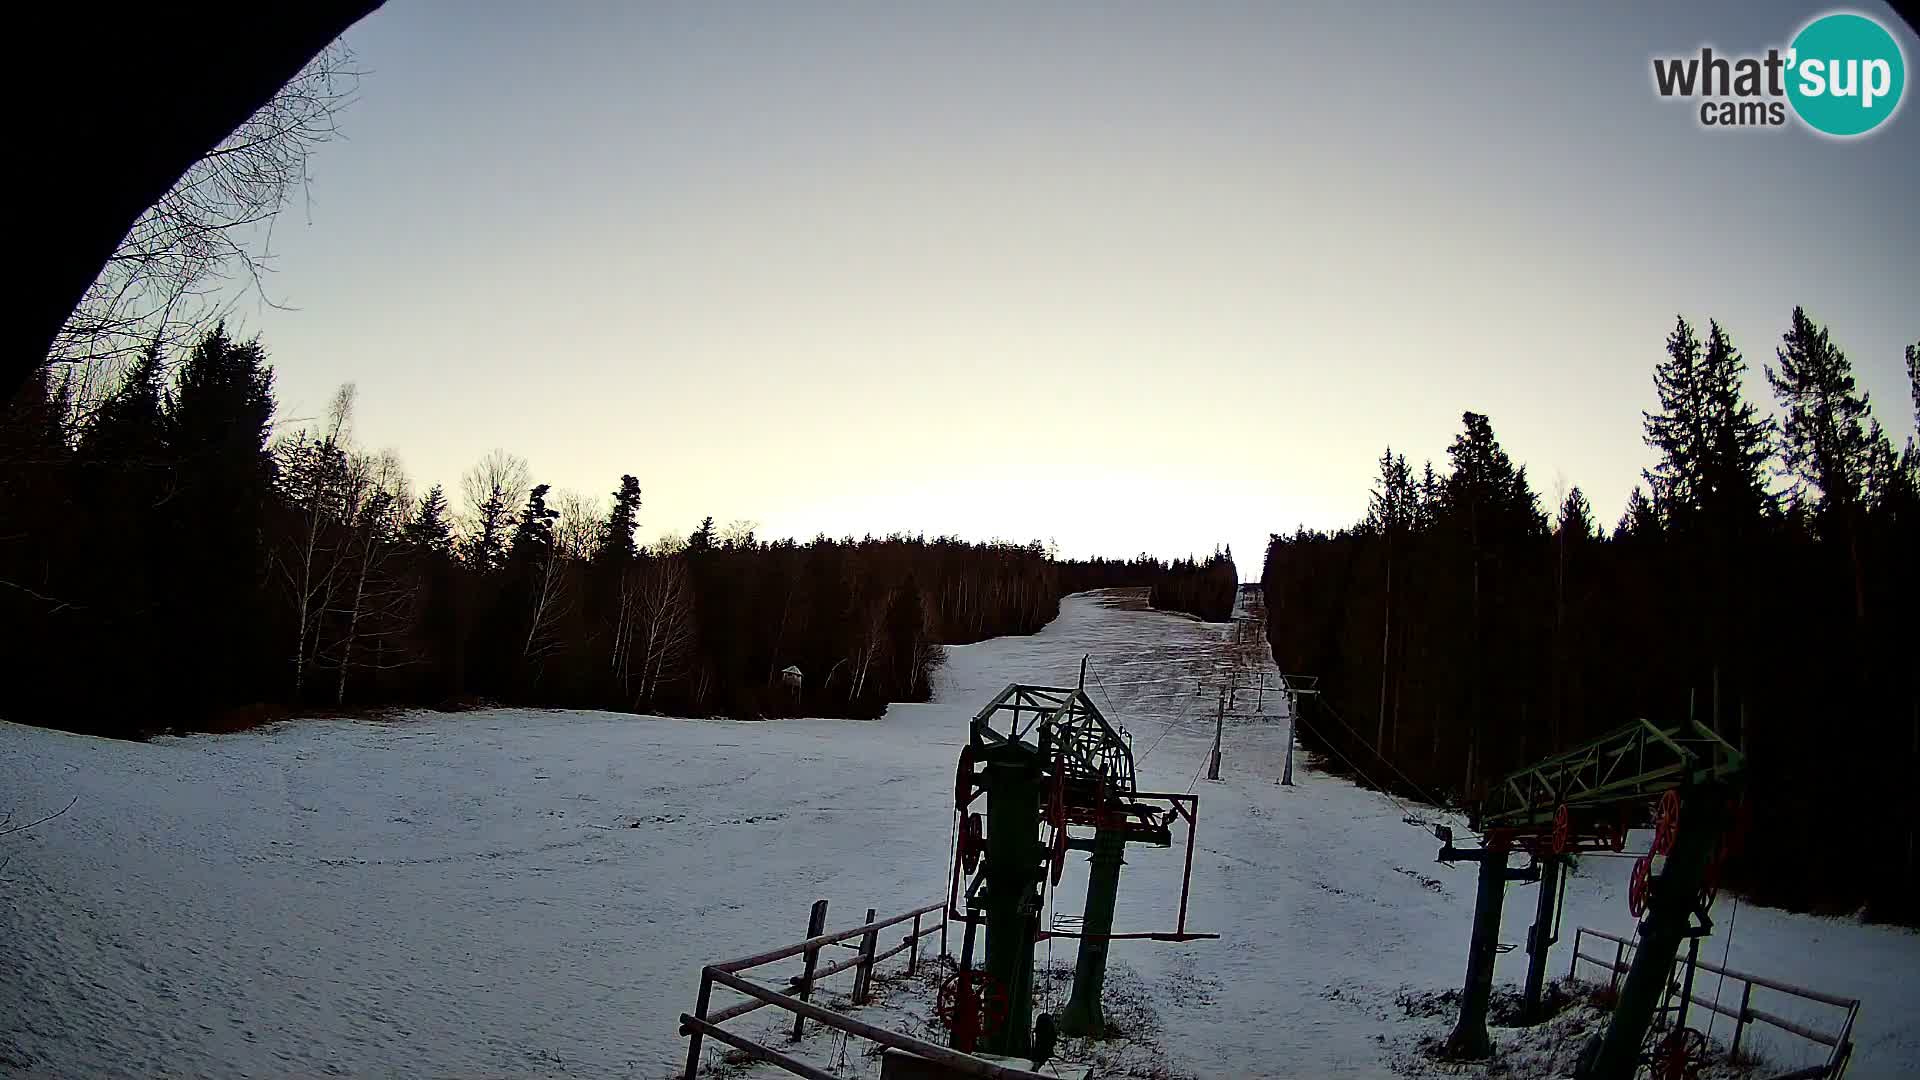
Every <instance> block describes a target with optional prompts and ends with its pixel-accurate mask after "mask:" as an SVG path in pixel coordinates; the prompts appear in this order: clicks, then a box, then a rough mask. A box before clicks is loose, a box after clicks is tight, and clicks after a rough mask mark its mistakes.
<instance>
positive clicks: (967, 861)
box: [960, 814, 987, 874]
mask: <svg viewBox="0 0 1920 1080" xmlns="http://www.w3.org/2000/svg"><path fill="white" fill-rule="evenodd" d="M983 824H984V823H983V822H982V821H981V820H980V815H979V814H968V815H967V823H966V827H964V828H962V829H961V830H960V865H961V866H963V867H965V868H966V871H967V873H969V874H971V873H973V871H974V869H975V868H976V867H978V866H979V865H980V856H981V854H982V853H984V852H985V851H986V849H987V841H986V837H985V836H984V835H983V833H982V826H983Z"/></svg>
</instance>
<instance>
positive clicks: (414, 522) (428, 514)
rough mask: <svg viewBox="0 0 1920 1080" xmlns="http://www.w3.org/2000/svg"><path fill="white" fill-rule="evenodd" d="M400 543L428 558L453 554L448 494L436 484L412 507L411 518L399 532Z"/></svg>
mask: <svg viewBox="0 0 1920 1080" xmlns="http://www.w3.org/2000/svg"><path fill="white" fill-rule="evenodd" d="M400 539H401V541H402V542H404V543H405V544H407V545H408V546H409V547H412V548H415V549H416V550H419V551H424V552H426V553H428V554H430V555H446V554H448V553H450V552H451V551H452V550H453V525H452V523H451V521H449V519H448V511H447V493H446V492H445V491H443V490H442V489H441V487H440V485H439V484H435V485H433V486H432V487H430V488H428V489H427V493H426V494H425V495H422V496H420V501H419V503H417V504H416V505H415V506H414V510H413V514H412V516H411V517H409V518H407V523H406V524H405V525H403V526H402V527H401V529H400Z"/></svg>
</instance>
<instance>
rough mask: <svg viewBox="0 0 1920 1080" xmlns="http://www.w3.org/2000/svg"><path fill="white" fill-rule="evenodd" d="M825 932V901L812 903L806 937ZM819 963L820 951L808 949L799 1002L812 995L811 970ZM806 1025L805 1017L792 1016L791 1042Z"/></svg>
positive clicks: (797, 1037) (796, 1039)
mask: <svg viewBox="0 0 1920 1080" xmlns="http://www.w3.org/2000/svg"><path fill="white" fill-rule="evenodd" d="M826 932H827V902H826V901H825V900H815V901H814V902H813V911H812V912H811V913H809V914H808V915H807V937H808V938H817V937H819V936H820V935H821V934H824V933H826ZM819 962H820V950H819V949H818V948H813V949H808V950H807V952H806V968H805V970H804V971H802V972H801V975H800V994H799V998H800V1000H801V1001H805V1000H807V998H808V997H810V996H812V994H813V968H814V965H815V964H818V963H819ZM806 1023H807V1018H806V1017H804V1016H801V1015H800V1014H799V1013H794V1014H793V1041H795V1042H799V1041H800V1029H801V1028H803V1027H805V1026H806Z"/></svg>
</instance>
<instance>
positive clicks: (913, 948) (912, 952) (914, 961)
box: [907, 915, 920, 975]
mask: <svg viewBox="0 0 1920 1080" xmlns="http://www.w3.org/2000/svg"><path fill="white" fill-rule="evenodd" d="M919 966H920V916H918V915H915V916H914V917H913V944H911V945H909V946H907V974H909V975H911V974H913V972H914V969H915V968H917V967H919Z"/></svg>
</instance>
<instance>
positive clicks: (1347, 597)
mask: <svg viewBox="0 0 1920 1080" xmlns="http://www.w3.org/2000/svg"><path fill="white" fill-rule="evenodd" d="M1916 365H1920V344H1916V345H1915V346H1913V347H1911V348H1909V349H1907V351H1906V366H1907V373H1908V377H1909V379H1910V380H1911V381H1912V382H1913V401H1912V406H1913V409H1914V412H1915V420H1916V424H1920V374H1917V373H1916V371H1915V368H1916ZM1746 371H1747V365H1746V362H1745V360H1744V359H1743V358H1742V356H1741V353H1740V350H1739V349H1738V348H1737V347H1736V346H1735V344H1734V342H1733V341H1732V340H1731V339H1730V338H1729V337H1728V335H1727V334H1726V332H1725V330H1724V329H1723V328H1721V327H1720V326H1719V325H1718V324H1715V323H1709V324H1708V326H1707V327H1706V334H1705V337H1704V340H1703V339H1702V337H1701V336H1700V334H1699V333H1698V332H1697V331H1696V329H1695V328H1694V327H1693V326H1692V325H1690V324H1689V323H1688V322H1687V321H1686V320H1685V319H1681V320H1679V321H1678V322H1677V323H1676V325H1675V327H1674V330H1673V333H1672V334H1671V335H1670V336H1669V338H1668V339H1667V342H1666V355H1665V358H1664V359H1662V360H1660V362H1659V363H1658V364H1657V365H1656V367H1655V369H1654V373H1653V376H1654V384H1655V388H1656V391H1657V394H1658V399H1659V409H1658V411H1657V412H1654V413H1649V414H1643V418H1642V421H1643V427H1644V433H1645V439H1646V442H1647V445H1648V446H1649V448H1650V449H1651V451H1652V456H1653V458H1654V460H1655V464H1654V465H1653V467H1651V468H1650V469H1648V470H1646V472H1645V475H1644V483H1643V484H1642V485H1641V486H1639V487H1637V488H1636V489H1635V490H1634V491H1633V493H1632V495H1631V497H1630V498H1629V501H1628V504H1627V506H1626V508H1625V511H1624V513H1623V514H1622V515H1621V517H1620V518H1619V521H1618V524H1617V525H1616V526H1615V527H1614V528H1612V529H1611V530H1609V529H1608V528H1606V527H1604V526H1603V525H1601V524H1600V523H1599V522H1598V521H1597V520H1596V516H1595V510H1594V508H1593V507H1592V506H1591V504H1590V503H1589V502H1588V500H1587V497H1586V496H1585V494H1584V493H1582V491H1581V490H1580V489H1579V488H1578V487H1575V488H1573V489H1571V490H1569V491H1567V492H1566V493H1565V495H1564V497H1563V498H1561V499H1560V500H1559V505H1558V506H1557V507H1553V508H1552V511H1553V512H1552V513H1551V514H1549V513H1548V512H1546V511H1545V510H1543V508H1542V505H1541V501H1540V497H1539V494H1538V493H1537V492H1536V490H1535V489H1534V487H1533V484H1532V482H1531V480H1530V479H1529V477H1528V476H1527V471H1526V469H1525V467H1524V466H1520V465H1517V464H1515V463H1514V462H1513V460H1512V459H1511V458H1510V457H1509V456H1508V454H1507V452H1506V451H1505V450H1504V449H1503V448H1502V447H1501V445H1500V442H1499V440H1498V439H1497V438H1496V437H1495V435H1494V431H1493V428H1492V425H1491V422H1490V421H1489V419H1488V418H1487V417H1485V416H1482V415H1478V414H1475V413H1471V412H1470V413H1467V414H1465V416H1464V417H1463V430H1462V431H1461V432H1460V434H1459V435H1458V436H1457V437H1456V438H1455V439H1454V441H1453V444H1452V446H1450V447H1449V448H1448V449H1447V456H1446V461H1445V463H1444V464H1443V465H1442V466H1440V467H1439V468H1438V469H1436V468H1435V466H1434V465H1433V464H1432V463H1426V464H1424V465H1423V466H1421V467H1420V468H1418V469H1417V470H1416V469H1415V468H1414V467H1412V466H1411V465H1409V463H1408V461H1407V459H1406V457H1405V456H1404V455H1403V454H1400V453H1396V452H1394V451H1392V450H1388V451H1387V452H1386V453H1385V454H1383V455H1382V457H1381V459H1380V461H1379V478H1378V481H1377V484H1376V486H1375V488H1374V490H1373V493H1372V498H1371V500H1370V502H1369V507H1368V511H1367V514H1366V517H1365V519H1364V520H1362V521H1360V522H1358V523H1356V524H1354V525H1353V526H1351V527H1348V528H1345V529H1342V530H1339V531H1338V532H1334V533H1331V534H1328V533H1322V532H1309V531H1305V530H1302V531H1299V532H1296V533H1294V534H1293V535H1291V536H1280V535H1276V536H1274V537H1273V539H1272V542H1271V544H1270V546H1269V547H1268V550H1267V558H1266V565H1265V568H1264V573H1263V576H1262V581H1263V585H1264V591H1265V594H1266V604H1267V610H1268V615H1269V618H1268V637H1269V640H1270V642H1271V643H1272V646H1273V653H1274V658H1275V660H1276V661H1277V662H1278V664H1279V665H1280V667H1281V669H1282V670H1284V671H1287V672H1297V673H1301V674H1312V675H1318V676H1320V680H1321V681H1320V683H1319V686H1320V688H1321V689H1322V690H1323V691H1324V693H1325V695H1326V696H1325V702H1326V705H1327V707H1326V708H1324V709H1319V710H1309V712H1308V714H1307V723H1306V724H1305V726H1304V727H1303V730H1302V738H1303V740H1305V741H1307V742H1308V743H1309V744H1311V745H1314V746H1317V747H1319V748H1322V749H1326V750H1329V751H1331V752H1332V756H1333V758H1334V759H1338V758H1341V757H1344V758H1348V759H1351V761H1352V763H1353V764H1354V765H1355V766H1357V767H1358V769H1359V770H1360V771H1361V772H1363V773H1368V774H1370V775H1371V776H1372V777H1373V778H1374V779H1375V780H1377V781H1380V782H1383V783H1388V784H1391V785H1395V786H1400V787H1402V788H1403V789H1407V790H1409V791H1411V790H1412V789H1415V788H1417V789H1421V790H1423V791H1426V792H1431V793H1437V794H1438V796H1439V797H1443V798H1448V799H1456V800H1471V799H1473V798H1476V797H1478V796H1479V795H1480V794H1481V793H1483V792H1484V791H1485V789H1486V787H1487V785H1488V784H1489V783H1491V782H1493V781H1495V780H1496V779H1497V778H1498V777H1499V776H1501V775H1504V774H1505V773H1507V772H1509V771H1511V770H1512V769H1514V768H1517V767H1519V766H1521V765H1523V764H1526V763H1528V762H1530V761H1532V760H1535V759H1538V758H1540V757H1543V756H1546V755H1547V754H1550V753H1552V752H1554V751H1556V750H1559V749H1565V748H1570V747H1571V746H1572V745H1575V744H1577V743H1578V742H1580V741H1582V740H1585V739H1588V738H1591V737H1593V736H1596V735H1599V734H1602V733H1605V732H1607V731H1609V730H1612V729H1614V728H1617V727H1619V726H1620V725H1622V724H1623V723H1626V722H1628V721H1630V720H1633V719H1636V718H1646V719H1649V720H1652V721H1654V722H1655V723H1657V724H1661V725H1663V726H1664V725H1670V724H1674V723H1678V722H1680V721H1683V720H1685V719H1686V718H1687V717H1688V716H1689V715H1691V716H1694V717H1697V718H1698V719H1699V720H1700V721H1702V722H1703V723H1707V724H1709V725H1711V726H1712V727H1714V728H1716V729H1717V730H1718V731H1720V732H1721V733H1722V734H1723V735H1724V736H1725V737H1726V738H1727V739H1728V740H1729V741H1731V742H1734V743H1735V744H1737V745H1740V746H1743V747H1744V748H1745V749H1746V750H1747V752H1748V754H1749V763H1750V799H1751V806H1752V809H1753V815H1754V816H1753V822H1754V827H1753V831H1752V834H1751V839H1750V841H1749V843H1748V844H1747V845H1746V848H1745V851H1744V853H1743V854H1742V855H1741V856H1740V857H1739V859H1738V860H1736V862H1735V863H1734V864H1733V865H1732V866H1730V868H1729V873H1730V874H1731V875H1732V876H1733V878H1734V881H1735V883H1736V884H1739V885H1741V886H1742V887H1744V888H1745V889H1747V890H1749V891H1750V892H1751V893H1752V894H1754V895H1755V896H1756V897H1757V898H1759V899H1761V900H1763V901H1767V902H1775V903H1780V904H1785V905H1788V906H1793V907H1800V908H1816V909H1821V910H1832V911H1855V910H1861V909H1864V910H1865V911H1866V913H1867V914H1868V915H1869V916H1872V917H1876V918H1883V919H1892V920H1900V921H1906V922H1913V921H1916V918H1920V907H1917V906H1916V896H1917V895H1920V880H1917V879H1916V874H1915V829H1916V822H1920V813H1916V808H1915V803H1914V794H1913V792H1914V790H1915V786H1914V782H1913V778H1914V777H1915V776H1916V775H1920V681H1917V680H1920V662H1917V660H1916V658H1920V619H1917V618H1916V612H1920V570H1917V566H1916V564H1917V562H1920V560H1916V553H1920V448H1916V446H1915V444H1914V442H1913V441H1912V440H1908V442H1907V444H1906V446H1905V448H1904V451H1897V450H1896V449H1895V447H1894V445H1893V442H1892V440H1891V439H1890V438H1889V437H1888V436H1887V434H1886V433H1885V431H1884V430H1883V429H1882V427H1881V425H1880V424H1879V422H1878V421H1876V420H1875V419H1874V418H1873V415H1872V412H1871V409H1870V403H1869V401H1868V396H1867V394H1865V393H1864V392H1862V391H1861V390H1860V389H1859V388H1858V387H1857V385H1856V384H1855V381H1854V377H1853V371H1852V367H1851V364H1850V362H1849V360H1848V358H1847V357H1846V355H1845V354H1844V353H1843V352H1842V350H1841V349H1840V348H1839V347H1838V346H1837V345H1835V344H1834V342H1833V341H1832V339H1831V337H1830V335H1829V334H1828V332H1827V331H1826V329H1824V328H1822V327H1820V326H1819V325H1817V324H1815V323H1814V322H1813V321H1812V320H1811V319H1810V318H1809V317H1808V316H1807V315H1806V313H1805V312H1804V311H1802V310H1799V309H1796V310H1795V311H1794V312H1793V314H1792V317H1791V320H1790V322H1789V325H1788V328H1787V330H1786V332H1785V334H1784V335H1783V337H1782V339H1781V340H1780V342H1779V344H1778V348H1777V349H1776V350H1775V357H1774V360H1773V362H1772V363H1769V364H1767V365H1765V374H1766V377H1767V380H1768V384H1769V386H1770V388H1771V391H1772V396H1773V399H1774V400H1773V405H1774V406H1775V408H1774V410H1772V411H1771V412H1763V411H1762V408H1761V406H1760V405H1759V404H1756V403H1755V402H1752V401H1749V400H1748V399H1747V398H1746V397H1745V395H1744V392H1743V389H1742V387H1743V382H1744V378H1745V374H1746ZM1903 407H1904V405H1903ZM1382 757H1384V758H1385V760H1386V762H1390V763H1391V768H1389V767H1387V766H1386V765H1385V764H1383V763H1382V762H1381V760H1380V759H1381V758H1382ZM1396 774H1403V776H1396Z"/></svg>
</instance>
